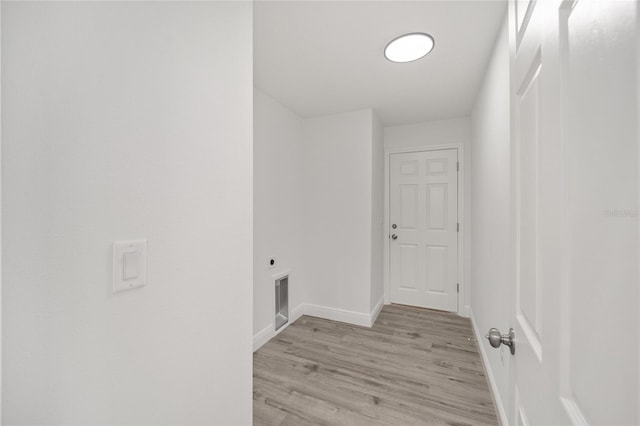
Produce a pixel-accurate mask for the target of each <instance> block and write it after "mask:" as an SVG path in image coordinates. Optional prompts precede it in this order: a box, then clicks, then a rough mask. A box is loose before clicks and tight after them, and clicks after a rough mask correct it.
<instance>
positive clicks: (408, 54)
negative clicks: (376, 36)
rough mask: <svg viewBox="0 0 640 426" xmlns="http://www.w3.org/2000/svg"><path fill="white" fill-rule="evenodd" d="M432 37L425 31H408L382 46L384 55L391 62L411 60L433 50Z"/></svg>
mask: <svg viewBox="0 0 640 426" xmlns="http://www.w3.org/2000/svg"><path fill="white" fill-rule="evenodd" d="M433 46H434V41H433V37H431V36H430V35H429V34H425V33H410V34H405V35H402V36H400V37H397V38H394V39H393V40H391V41H390V42H389V44H387V47H385V48H384V56H385V57H386V58H387V59H388V60H390V61H391V62H411V61H415V60H417V59H420V58H422V57H423V56H426V55H427V53H429V52H431V50H433Z"/></svg>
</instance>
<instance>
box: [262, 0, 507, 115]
mask: <svg viewBox="0 0 640 426" xmlns="http://www.w3.org/2000/svg"><path fill="white" fill-rule="evenodd" d="M505 10H506V2H505V1H497V0H488V1H483V0H475V1H454V0H449V1H258V2H255V3H254V84H255V86H256V87H258V88H260V89H261V90H263V91H264V92H265V93H267V94H268V95H270V96H272V97H273V98H275V99H277V100H278V101H280V102H281V103H282V104H283V105H285V106H287V107H288V108H290V109H292V110H293V111H295V112H296V113H297V114H299V115H300V116H302V117H314V116H319V115H326V114H333V113H338V112H345V111H353V110H358V109H364V108H373V109H374V110H375V111H376V113H377V115H378V117H379V118H380V120H381V121H382V122H383V124H384V125H398V124H407V123H417V122H421V121H429V120H439V119H446V118H451V117H460V116H465V115H468V114H469V113H470V111H471V108H472V106H473V102H474V99H475V96H476V93H477V91H478V88H479V86H480V83H481V80H482V76H483V75H484V70H485V66H486V64H487V62H488V59H489V56H490V54H491V50H492V47H493V43H494V40H495V38H496V36H497V33H498V30H499V27H500V24H501V22H502V19H503V17H504V13H505ZM410 32H426V33H429V34H431V35H432V36H433V37H434V39H435V48H434V49H433V51H432V52H431V53H430V54H429V55H427V56H425V57H424V58H422V59H420V60H418V61H415V62H410V63H404V64H402V63H393V62H390V61H388V60H387V59H385V57H384V48H385V46H386V44H387V43H388V42H389V41H390V40H392V39H393V38H395V37H397V36H399V35H402V34H405V33H410Z"/></svg>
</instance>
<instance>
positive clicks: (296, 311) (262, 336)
mask: <svg viewBox="0 0 640 426" xmlns="http://www.w3.org/2000/svg"><path fill="white" fill-rule="evenodd" d="M302 315H304V303H301V304H299V305H298V306H296V307H295V308H293V309H292V310H291V316H290V317H289V321H288V322H287V323H286V324H285V325H283V326H282V327H280V328H279V329H278V331H276V330H275V326H274V324H273V323H271V324H269V325H268V326H266V327H265V328H263V329H262V330H260V331H259V332H257V333H256V334H254V335H253V351H254V352H255V351H257V350H258V349H260V348H261V347H262V345H264V344H265V343H267V342H268V341H269V340H271V339H273V338H274V337H276V336H277V335H278V334H280V333H282V332H283V331H284V329H285V328H287V327H289V325H290V324H293V323H294V322H296V320H297V319H298V318H300V317H301V316H302Z"/></svg>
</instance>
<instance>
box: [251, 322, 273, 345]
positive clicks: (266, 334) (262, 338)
mask: <svg viewBox="0 0 640 426" xmlns="http://www.w3.org/2000/svg"><path fill="white" fill-rule="evenodd" d="M275 334H276V332H275V330H274V326H273V323H271V324H269V325H268V326H266V327H265V328H263V329H262V330H260V331H259V332H258V333H256V334H254V335H253V351H254V352H255V351H257V350H258V349H260V347H261V346H262V345H264V344H265V343H267V342H268V341H269V340H271V338H272V337H273V336H275Z"/></svg>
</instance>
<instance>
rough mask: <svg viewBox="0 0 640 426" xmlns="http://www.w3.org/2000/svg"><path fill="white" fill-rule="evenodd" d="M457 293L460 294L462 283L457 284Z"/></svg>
mask: <svg viewBox="0 0 640 426" xmlns="http://www.w3.org/2000/svg"><path fill="white" fill-rule="evenodd" d="M456 291H457V292H458V293H460V283H458V284H456Z"/></svg>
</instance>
